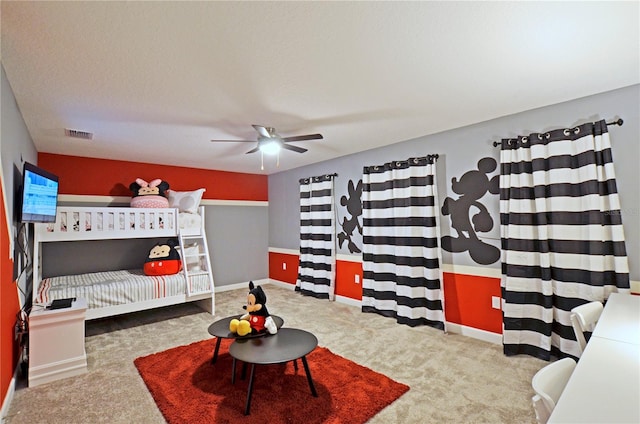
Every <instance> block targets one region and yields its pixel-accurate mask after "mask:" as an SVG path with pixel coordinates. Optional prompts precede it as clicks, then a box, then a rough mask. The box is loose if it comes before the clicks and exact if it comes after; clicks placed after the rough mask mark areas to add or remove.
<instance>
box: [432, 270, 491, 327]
mask: <svg viewBox="0 0 640 424" xmlns="http://www.w3.org/2000/svg"><path fill="white" fill-rule="evenodd" d="M443 279H444V298H445V313H446V316H447V321H449V322H454V323H456V324H461V325H465V326H467V327H473V328H479V329H481V330H486V331H490V332H492V333H498V334H502V311H501V310H500V309H493V308H492V307H491V297H492V296H497V297H501V293H500V279H499V278H491V277H478V276H474V275H464V274H451V273H448V272H445V273H444V277H443Z"/></svg>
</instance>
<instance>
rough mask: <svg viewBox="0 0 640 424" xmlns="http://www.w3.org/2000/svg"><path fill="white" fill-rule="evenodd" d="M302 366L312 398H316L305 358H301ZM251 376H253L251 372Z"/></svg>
mask: <svg viewBox="0 0 640 424" xmlns="http://www.w3.org/2000/svg"><path fill="white" fill-rule="evenodd" d="M302 365H304V372H305V373H307V381H308V382H309V388H310V389H311V394H312V395H313V397H318V393H316V387H315V386H314V385H313V380H312V379H311V371H309V364H307V357H306V356H303V357H302ZM251 374H253V370H252V373H251Z"/></svg>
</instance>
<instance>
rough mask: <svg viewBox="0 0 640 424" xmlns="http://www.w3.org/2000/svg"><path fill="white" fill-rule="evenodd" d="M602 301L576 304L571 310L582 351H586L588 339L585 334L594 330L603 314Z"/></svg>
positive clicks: (572, 320)
mask: <svg viewBox="0 0 640 424" xmlns="http://www.w3.org/2000/svg"><path fill="white" fill-rule="evenodd" d="M602 309H603V306H602V303H601V302H598V301H593V302H589V303H585V304H584V305H580V306H576V307H575V308H573V309H572V310H571V315H570V319H571V325H572V326H573V331H574V332H575V333H576V339H577V340H578V346H579V347H580V352H584V348H585V347H586V346H587V339H586V338H585V336H584V333H585V331H593V327H594V325H595V324H596V322H598V319H600V315H602Z"/></svg>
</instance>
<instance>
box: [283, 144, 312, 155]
mask: <svg viewBox="0 0 640 424" xmlns="http://www.w3.org/2000/svg"><path fill="white" fill-rule="evenodd" d="M281 147H282V148H283V149H287V150H291V151H294V152H297V153H304V152H306V151H307V149H305V148H302V147H298V146H294V145H292V144H283V145H282V146H281Z"/></svg>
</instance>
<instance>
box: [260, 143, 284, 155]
mask: <svg viewBox="0 0 640 424" xmlns="http://www.w3.org/2000/svg"><path fill="white" fill-rule="evenodd" d="M260 151H261V152H262V153H264V154H267V155H275V154H276V153H278V152H279V151H280V144H279V143H278V142H277V141H275V140H273V141H267V142H263V143H260Z"/></svg>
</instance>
